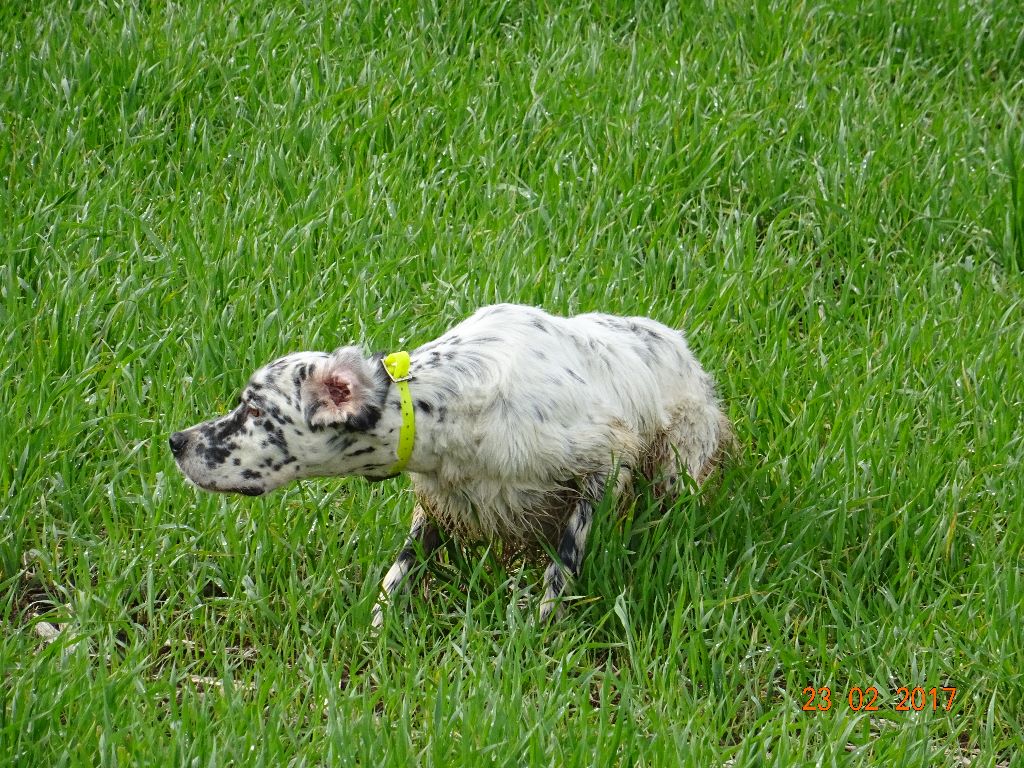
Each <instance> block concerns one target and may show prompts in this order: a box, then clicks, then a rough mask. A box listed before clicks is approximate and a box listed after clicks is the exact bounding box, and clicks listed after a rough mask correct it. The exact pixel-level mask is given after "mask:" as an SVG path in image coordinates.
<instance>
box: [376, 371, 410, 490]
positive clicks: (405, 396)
mask: <svg viewBox="0 0 1024 768" xmlns="http://www.w3.org/2000/svg"><path fill="white" fill-rule="evenodd" d="M383 362H384V370H385V371H387V372H388V376H390V377H391V380H392V381H393V382H395V386H396V387H398V395H399V397H401V399H402V430H401V431H400V432H399V433H398V461H396V462H395V464H394V466H392V467H391V474H393V475H397V474H398V473H399V472H401V471H402V470H403V469H405V465H406V464H408V463H409V457H410V456H412V446H413V443H415V442H416V413H415V412H414V411H413V409H412V395H411V394H410V393H409V379H411V378H412V376H410V375H409V353H408V352H392V353H391V354H390V355H388V356H387V357H385V358H384V361H383Z"/></svg>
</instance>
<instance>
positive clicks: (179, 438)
mask: <svg viewBox="0 0 1024 768" xmlns="http://www.w3.org/2000/svg"><path fill="white" fill-rule="evenodd" d="M169 442H170V444H171V453H173V454H174V455H175V456H180V455H181V452H182V451H183V450H185V445H186V444H187V443H188V435H186V434H185V433H184V432H175V433H174V434H173V435H171V439H170V441H169Z"/></svg>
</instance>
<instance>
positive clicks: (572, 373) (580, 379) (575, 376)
mask: <svg viewBox="0 0 1024 768" xmlns="http://www.w3.org/2000/svg"><path fill="white" fill-rule="evenodd" d="M565 372H566V373H567V374H569V376H570V377H571V378H573V379H575V380H576V381H578V382H579V383H580V384H586V382H585V381H584V380H583V377H581V376H580V375H579V374H578V373H576V371H574V370H572V368H566V369H565Z"/></svg>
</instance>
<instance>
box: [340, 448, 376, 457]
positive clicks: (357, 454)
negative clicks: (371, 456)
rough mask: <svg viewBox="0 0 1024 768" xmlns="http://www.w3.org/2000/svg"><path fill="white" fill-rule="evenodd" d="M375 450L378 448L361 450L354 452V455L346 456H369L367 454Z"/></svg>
mask: <svg viewBox="0 0 1024 768" xmlns="http://www.w3.org/2000/svg"><path fill="white" fill-rule="evenodd" d="M375 450H377V449H376V448H370V447H367V448H360V449H359V450H356V451H352V453H346V454H345V455H346V456H362V455H364V454H367V453H373V452H374V451H375Z"/></svg>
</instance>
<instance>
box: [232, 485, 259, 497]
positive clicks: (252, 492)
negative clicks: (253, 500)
mask: <svg viewBox="0 0 1024 768" xmlns="http://www.w3.org/2000/svg"><path fill="white" fill-rule="evenodd" d="M227 490H228V493H241V494H243V495H245V496H259V495H261V494H262V493H263V489H262V488H260V487H258V486H255V485H243V486H240V487H238V488H228V489H227Z"/></svg>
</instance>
